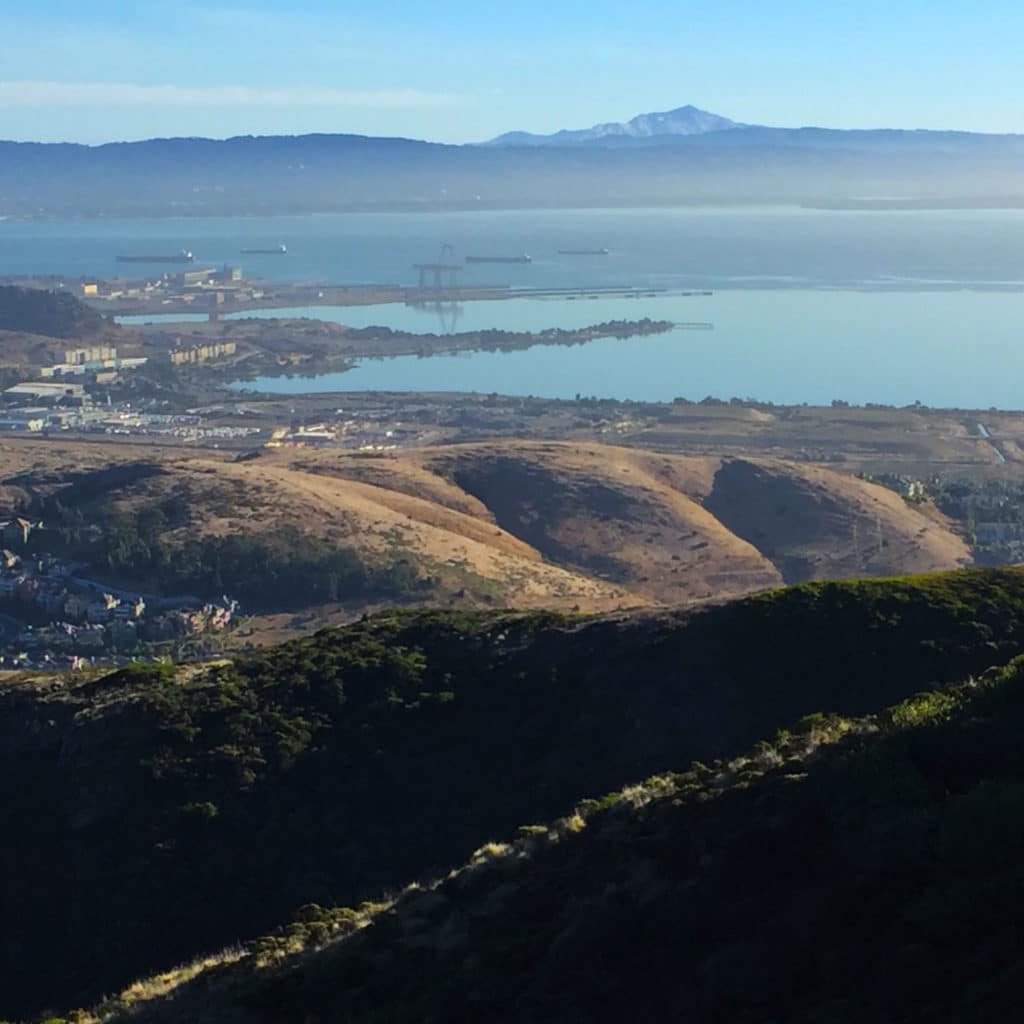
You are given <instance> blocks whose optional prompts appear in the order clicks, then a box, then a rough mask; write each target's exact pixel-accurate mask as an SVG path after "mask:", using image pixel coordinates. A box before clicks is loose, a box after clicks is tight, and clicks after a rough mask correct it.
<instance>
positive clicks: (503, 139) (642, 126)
mask: <svg viewBox="0 0 1024 1024" xmlns="http://www.w3.org/2000/svg"><path fill="white" fill-rule="evenodd" d="M744 127H746V125H742V124H740V123H738V122H737V121H731V120H729V118H727V117H722V116H721V115H720V114H712V113H710V112H709V111H707V110H701V109H700V108H699V107H695V106H693V105H692V104H687V105H686V106H684V107H676V108H675V110H663V111H658V112H655V113H650V114H637V116H636V117H634V118H632V119H631V120H629V121H608V122H605V123H604V124H595V125H594V126H593V127H591V128H581V129H564V128H563V129H562V130H561V131H557V132H554V133H552V134H550V135H534V134H532V133H531V132H506V133H505V134H504V135H499V136H498V137H497V138H496V139H491V141H490V142H488V143H486V145H489V146H578V145H587V144H595V143H596V144H601V143H602V142H607V141H613V140H615V141H617V140H629V139H652V138H657V137H662V136H666V135H705V134H707V133H708V132H722V131H729V130H731V129H734V128H744Z"/></svg>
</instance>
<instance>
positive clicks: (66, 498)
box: [2, 442, 970, 611]
mask: <svg viewBox="0 0 1024 1024" xmlns="http://www.w3.org/2000/svg"><path fill="white" fill-rule="evenodd" d="M13 447H14V448H15V449H16V450H15V451H12V452H8V453H6V454H5V460H6V461H7V464H8V465H7V469H6V474H5V476H4V477H3V478H2V483H3V484H4V485H5V486H6V488H7V489H8V490H9V491H10V492H11V493H16V494H20V495H22V496H23V498H24V497H25V496H28V497H27V498H26V499H25V500H31V498H32V497H33V496H35V497H36V498H37V499H39V500H43V499H44V498H45V497H49V498H51V499H52V498H53V497H55V496H56V497H57V498H59V500H60V501H61V503H62V504H63V505H64V506H75V507H76V508H79V509H80V510H81V512H82V516H83V517H84V518H85V519H86V520H89V519H90V518H94V517H97V516H98V517H100V519H101V520H102V519H103V518H104V517H106V518H109V515H110V513H111V512H118V511H119V512H121V513H125V514H127V515H129V516H132V515H138V514H140V513H141V512H142V511H144V510H147V509H152V508H154V507H160V508H165V507H171V506H173V507H174V509H175V514H174V516H172V517H170V519H169V520H168V522H167V524H166V528H162V529H161V531H160V540H161V543H163V544H164V545H166V546H167V548H168V550H173V548H174V545H179V546H181V545H185V544H187V543H189V542H192V541H196V540H197V539H201V538H203V537H219V538H230V537H235V536H245V537H248V538H252V537H260V536H274V535H282V531H288V530H291V531H299V532H302V533H304V534H308V535H310V536H313V537H315V538H318V539H320V540H322V541H324V542H326V543H327V544H329V545H333V546H335V547H348V548H351V549H353V550H355V551H356V552H358V554H359V556H360V557H361V558H363V559H364V560H366V561H367V562H368V563H369V564H373V565H382V566H385V565H393V564H394V563H396V562H404V563H406V564H407V566H409V570H408V571H409V573H410V574H411V575H412V576H414V577H415V578H416V579H418V580H419V584H418V586H419V587H420V590H418V591H417V590H416V589H415V588H413V591H412V592H411V596H412V597H414V598H415V597H416V596H417V595H419V597H421V598H423V599H429V600H430V601H432V602H433V603H437V602H438V601H440V602H446V601H457V602H460V603H468V604H470V605H492V606H516V607H523V608H539V607H551V608H562V609H573V608H579V609H581V610H586V611H603V610H610V609H613V608H620V607H630V606H637V605H652V604H655V605H658V604H662V605H677V604H692V603H697V602H702V601H706V600H709V599H718V598H728V597H735V596H740V595H743V594H748V593H752V592H756V591H758V590H763V589H765V588H767V587H771V586H776V585H778V584H780V583H782V582H797V581H801V580H805V579H820V578H830V577H849V576H860V575H883V574H893V573H903V572H927V571H934V570H941V569H948V568H955V567H957V566H960V565H964V564H967V563H968V562H969V561H970V552H969V550H968V548H967V546H966V545H965V543H964V542H963V541H962V539H961V538H960V537H958V536H957V535H956V534H955V533H954V532H953V530H952V529H951V528H950V525H949V524H948V522H947V521H946V520H944V519H943V517H942V516H941V515H939V514H938V513H937V512H935V511H934V510H930V512H929V514H928V515H925V514H922V512H920V511H918V510H917V509H915V508H913V507H911V506H908V505H907V504H906V503H905V502H904V501H903V500H902V499H900V498H899V497H898V496H896V495H894V494H893V493H892V492H890V491H887V490H885V489H883V488H881V487H877V486H875V485H873V484H869V483H866V482H864V481H862V480H859V479H857V478H855V477H852V476H848V475H844V474H842V473H838V472H834V471H831V470H828V469H824V468H819V467H815V466H811V465H808V464H803V463H791V462H784V461H779V460H769V459H756V460H755V459H726V460H721V459H712V458H700V457H680V456H668V455H656V454H652V453H645V452H640V451H636V450H633V449H625V448H618V447H612V446H606V445H596V444H595V445H573V444H567V443H550V444H545V443H527V442H508V443H501V444H477V445H455V446H449V447H444V448H426V449H420V450H411V451H407V452H402V453H396V454H394V455H386V456H376V457H367V456H366V455H364V454H362V453H344V452H336V451H305V450H297V449H279V450H273V451H271V450H263V451H261V452H259V453H258V454H257V455H256V457H253V458H246V459H242V460H239V459H236V458H232V457H231V456H228V455H226V454H221V453H219V452H215V451H210V450H204V451H200V452H196V453H194V454H193V453H182V452H181V451H180V449H179V450H177V451H175V450H174V449H165V450H161V449H158V448H155V447H152V446H151V447H147V448H136V447H132V446H117V445H105V446H104V445H87V444H81V445H74V446H73V447H74V449H75V450H74V451H73V452H62V453H55V452H54V450H53V448H52V447H48V446H45V445H32V444H25V445H18V446H13ZM111 461H114V462H115V463H116V465H115V466H114V467H113V468H111V467H109V465H107V464H109V463H110V462H111ZM139 572H140V579H145V576H146V574H147V572H149V569H148V568H147V567H146V566H142V567H140V569H139ZM224 585H225V586H226V587H228V588H229V589H230V580H225V581H224ZM321 600H322V598H321Z"/></svg>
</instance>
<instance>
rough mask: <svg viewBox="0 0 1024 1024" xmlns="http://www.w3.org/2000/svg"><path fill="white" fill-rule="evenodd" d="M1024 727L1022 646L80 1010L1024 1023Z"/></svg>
mask: <svg viewBox="0 0 1024 1024" xmlns="http://www.w3.org/2000/svg"><path fill="white" fill-rule="evenodd" d="M1022 728H1024V659H1020V658H1018V659H1015V660H1014V661H1012V662H1011V663H1010V664H1009V665H1008V666H1006V667H1005V668H1003V669H1001V670H993V671H992V672H989V673H987V674H986V675H985V677H984V678H983V679H981V680H974V679H971V680H968V681H967V682H965V683H963V684H961V685H959V686H955V687H951V688H948V689H945V690H941V691H932V692H928V693H922V694H918V695H916V696H915V697H913V698H910V699H909V700H907V701H905V702H902V703H900V704H898V705H895V706H893V707H891V708H889V709H887V710H885V711H882V712H881V713H878V714H876V715H872V716H863V717H859V718H849V717H842V716H838V715H821V714H818V715H812V716H809V717H807V718H804V719H802V720H801V721H799V722H798V723H796V724H795V725H794V726H793V728H792V729H791V730H790V731H786V732H781V733H779V734H777V735H776V736H775V737H774V738H773V739H771V740H769V741H765V742H762V743H760V744H758V745H757V746H755V747H753V748H752V749H751V750H749V751H748V752H747V753H746V754H744V755H742V756H739V757H736V758H733V759H730V760H727V761H723V762H716V763H714V764H712V765H711V766H706V765H702V764H694V765H693V766H691V768H690V769H689V770H687V771H683V772H680V773H668V774H663V775H660V776H655V777H652V778H648V779H647V780H646V781H644V782H641V783H638V784H636V785H633V786H630V787H627V788H625V789H623V790H622V791H620V792H617V793H612V794H609V795H608V796H606V797H605V798H603V799H600V800H589V801H584V802H583V803H582V804H580V805H579V807H578V808H577V809H576V811H575V813H573V814H571V815H570V816H568V817H566V818H562V819H560V820H557V821H555V822H553V823H552V824H550V825H548V826H543V827H542V826H535V827H531V828H527V829H524V830H522V834H521V835H520V837H519V838H518V839H517V840H515V841H513V842H511V843H495V842H492V843H489V844H487V845H485V846H483V847H481V848H480V849H479V850H478V851H477V853H476V854H475V856H474V857H473V859H472V860H471V861H470V862H469V863H468V864H466V865H465V866H464V867H462V868H461V869H459V870H456V871H453V872H451V873H450V874H449V875H448V876H447V878H446V879H444V880H442V881H440V882H439V883H435V884H434V885H430V886H425V887H410V888H409V889H407V890H406V891H405V892H404V893H403V894H401V896H400V897H399V898H397V899H396V900H394V901H390V902H388V903H386V904H383V905H381V906H378V907H364V908H362V910H361V911H359V912H357V911H348V912H339V911H335V912H325V911H322V910H320V909H319V908H315V907H309V908H306V910H305V912H304V914H303V916H302V917H301V918H300V919H299V920H298V921H296V922H295V924H293V925H292V926H291V927H290V928H289V929H288V930H283V931H282V932H280V933H278V934H277V935H276V936H271V937H268V938H266V939H264V940H262V941H260V942H256V943H253V944H251V946H250V947H249V949H248V951H247V952H246V953H244V954H243V953H235V954H234V957H235V962H234V963H228V962H226V961H225V962H222V963H221V964H220V965H219V966H218V967H217V968H216V969H213V970H209V969H208V970H203V969H202V966H201V965H196V967H195V968H194V970H196V971H197V972H199V973H198V977H197V979H196V980H195V981H191V980H190V979H189V978H188V976H187V972H180V973H179V974H177V975H167V976H165V977H164V978H163V979H153V981H151V982H150V987H149V988H147V987H146V986H142V987H139V988H136V989H135V990H134V992H133V993H132V994H131V996H130V997H129V998H127V999H121V1000H113V1001H111V1002H110V1003H109V1004H108V1005H107V1006H106V1007H103V1008H101V1010H100V1012H99V1014H98V1015H97V1016H99V1017H100V1018H101V1019H106V1020H114V1021H121V1020H128V1019H130V1020H132V1021H140V1022H153V1024H156V1022H164V1021H177V1020H186V1019H187V1020H190V1021H195V1022H198V1024H207V1022H209V1024H214V1022H220V1021H232V1022H236V1024H281V1022H285V1021H294V1020H305V1021H324V1022H326V1021H345V1022H348V1024H377V1022H382V1021H387V1022H389V1024H441V1022H448V1021H463V1020H464V1021H482V1020H486V1021H493V1022H498V1024H520V1022H522V1024H526V1022H530V1024H563V1022H564V1024H568V1022H574V1021H581V1020H586V1021H595V1022H604V1021H608V1022H612V1021H614V1022H619V1021H624V1020H629V1021H637V1022H651V1024H654V1022H661V1021H667V1020H688V1021H694V1022H708V1024H711V1022H722V1021H729V1022H731V1024H762V1022H765V1021H787V1022H790V1024H817V1022H822V1021H828V1022H830V1024H859V1022H862V1021H865V1020H871V1021H886V1022H889V1021H892V1022H895V1021H901V1022H922V1024H923V1022H929V1024H934V1022H949V1024H953V1022H955V1024H981V1022H995V1021H1007V1020H1013V1019H1017V1017H1018V1016H1019V1012H1020V994H1021V992H1022V991H1024V961H1022V959H1021V922H1022V919H1024V749H1022V747H1021V744H1020V734H1021V729H1022ZM161 985H162V988H161ZM125 1011H131V1012H130V1015H129V1013H126V1012H125ZM86 1019H87V1020H88V1019H89V1018H88V1016H87V1017H86Z"/></svg>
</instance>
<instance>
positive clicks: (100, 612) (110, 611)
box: [85, 594, 118, 625]
mask: <svg viewBox="0 0 1024 1024" xmlns="http://www.w3.org/2000/svg"><path fill="white" fill-rule="evenodd" d="M117 605H118V600H117V598H116V597H114V596H113V594H104V595H103V597H102V598H100V600H98V601H91V602H90V603H89V605H88V607H87V608H86V609H85V619H86V621H87V622H90V623H93V624H96V625H99V624H101V623H107V622H110V620H111V619H113V617H114V609H115V608H116V607H117Z"/></svg>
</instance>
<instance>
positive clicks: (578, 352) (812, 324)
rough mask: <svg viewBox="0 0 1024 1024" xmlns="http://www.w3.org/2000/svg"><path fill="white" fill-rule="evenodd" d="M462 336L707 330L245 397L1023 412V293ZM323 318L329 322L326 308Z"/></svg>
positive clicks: (742, 298) (366, 315) (405, 319)
mask: <svg viewBox="0 0 1024 1024" xmlns="http://www.w3.org/2000/svg"><path fill="white" fill-rule="evenodd" d="M462 308H463V314H462V318H461V319H460V320H459V322H458V324H457V329H458V330H473V329H477V328H480V327H501V328H508V329H521V330H535V329H539V328H543V327H565V328H571V327H582V326H586V325H588V324H593V323H598V322H601V321H604V320H610V319H617V318H626V317H628V318H634V319H635V318H639V317H642V316H649V317H651V318H652V319H666V320H672V321H674V322H681V321H710V322H712V323H713V324H714V330H713V331H691V330H681V329H680V330H676V331H673V332H672V333H670V334H666V335H656V336H650V337H640V338H632V339H627V340H625V341H622V340H616V339H607V340H599V341H593V342H589V343H587V344H585V345H577V346H540V345H538V346H534V347H533V348H530V349H525V350H519V351H514V352H474V353H466V354H460V355H453V356H431V357H429V358H417V357H413V356H399V357H396V358H391V359H380V360H363V361H361V362H360V363H359V365H358V366H357V367H356V368H355V369H353V370H350V371H348V372H345V373H335V374H325V375H322V376H320V377H316V378H309V377H292V378H287V377H278V378H266V379H262V380H257V381H253V382H247V383H243V384H242V385H241V386H243V387H250V388H255V389H258V390H262V391H273V392H277V393H290V394H294V393H299V392H303V391H348V390H387V391H417V390H419V391H479V392H485V393H490V392H500V393H502V394H514V395H535V396H538V397H547V398H572V397H573V396H575V395H576V394H578V393H579V394H583V395H597V396H601V397H612V398H622V399H636V400H647V401H667V400H671V399H672V398H675V397H677V396H681V397H685V398H689V399H693V400H697V399H700V398H703V397H705V396H706V395H714V396H716V397H720V398H730V397H733V396H738V397H741V398H742V397H756V398H759V399H763V400H767V401H773V402H785V403H799V402H809V403H814V404H818V403H828V402H830V401H832V400H833V399H843V400H844V401H848V402H854V403H858V404H860V403H863V402H883V403H887V404H895V405H905V404H910V403H911V402H914V401H921V402H924V403H925V404H926V405H935V406H963V407H973V408H988V407H990V406H998V407H1000V408H1010V409H1018V408H1024V294H1022V293H1013V294H1005V293H999V294H992V293H984V292H939V293H904V292H900V293H878V292H867V293H865V292H846V291H746V290H744V291H723V292H718V293H716V294H714V295H712V296H708V297H694V298H661V299H629V300H623V299H595V300H584V301H575V302H564V301H563V302H554V301H533V300H526V299H520V300H508V301H502V302H474V303H466V304H464V306H463V307H462ZM319 312H320V314H321V315H325V316H326V315H328V312H327V311H324V310H320V311H319ZM329 312H330V316H331V318H334V316H335V315H336V317H337V319H338V320H339V321H340V322H346V323H350V324H353V325H356V326H364V325H369V324H385V325H388V326H392V327H402V328H405V329H410V330H415V331H439V330H440V325H439V322H438V316H437V314H436V313H433V312H431V311H425V310H415V309H409V308H406V307H402V306H375V307H372V306H371V307H356V308H353V309H342V310H337V311H329Z"/></svg>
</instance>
